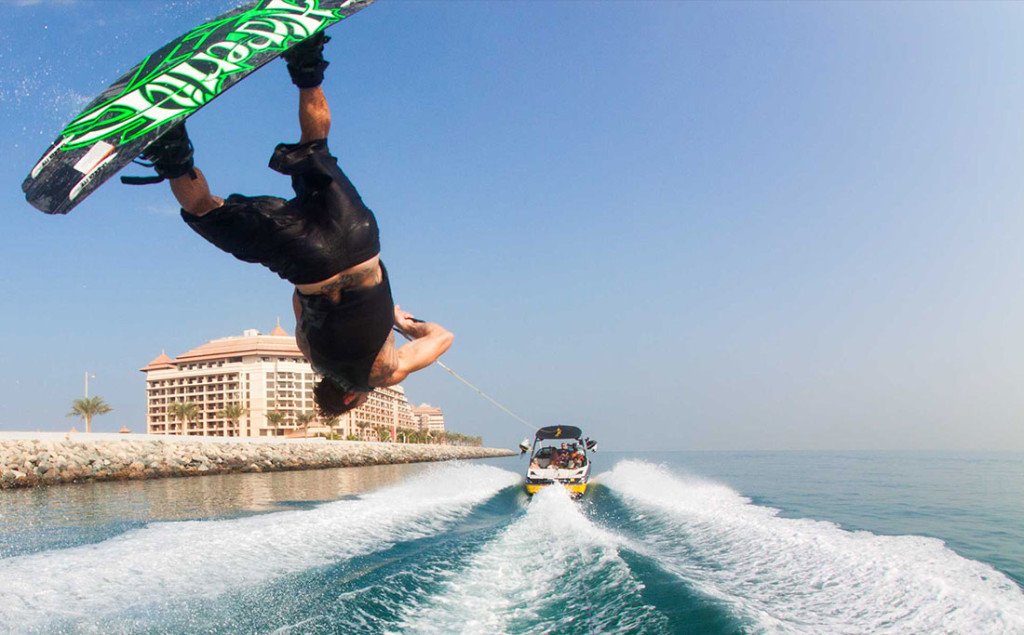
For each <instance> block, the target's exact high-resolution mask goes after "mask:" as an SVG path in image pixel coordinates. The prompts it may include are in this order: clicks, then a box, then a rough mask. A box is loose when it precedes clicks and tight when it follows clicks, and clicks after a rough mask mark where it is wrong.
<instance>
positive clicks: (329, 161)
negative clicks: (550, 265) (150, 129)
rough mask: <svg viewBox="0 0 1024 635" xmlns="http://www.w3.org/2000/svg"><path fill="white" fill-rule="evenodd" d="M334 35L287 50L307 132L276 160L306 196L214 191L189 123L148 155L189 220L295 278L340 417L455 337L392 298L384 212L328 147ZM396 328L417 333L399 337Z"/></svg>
mask: <svg viewBox="0 0 1024 635" xmlns="http://www.w3.org/2000/svg"><path fill="white" fill-rule="evenodd" d="M327 40H328V38H326V37H325V36H324V35H323V33H319V34H317V35H315V36H313V37H311V38H309V39H307V40H305V41H303V42H301V43H299V44H297V45H296V46H294V47H292V48H291V49H290V50H289V51H287V52H286V53H285V54H284V55H283V57H284V58H285V60H286V61H287V62H288V73H289V75H290V76H291V79H292V82H293V83H294V84H295V85H296V86H297V87H298V88H299V126H300V129H301V134H302V136H301V138H300V139H299V142H298V143H294V144H287V143H282V144H279V145H278V146H277V148H276V149H275V150H274V153H273V155H272V157H271V159H270V167H271V169H273V170H275V171H277V172H280V173H282V174H286V175H288V176H290V177H291V180H292V188H293V189H294V190H295V198H293V199H291V200H285V199H282V198H278V197H273V196H251V197H250V196H242V195H240V194H232V195H231V196H229V197H227V199H222V198H220V197H217V196H214V195H213V194H212V193H211V192H210V188H209V186H208V185H207V182H206V178H205V177H204V176H203V173H202V172H200V171H199V169H198V168H196V167H195V166H194V161H193V148H192V143H191V141H190V140H189V138H188V133H187V132H186V130H185V125H184V123H182V124H180V125H178V126H177V127H176V128H173V129H172V130H170V131H169V132H168V133H167V134H165V135H164V136H163V137H161V138H160V139H158V140H157V141H155V142H154V143H153V144H151V145H150V146H149V147H147V148H146V152H145V153H144V154H143V156H144V158H146V159H148V160H150V161H152V162H153V167H154V168H155V169H156V171H157V174H158V175H159V176H161V177H163V178H166V179H168V180H169V181H170V185H171V191H172V192H173V193H174V196H175V198H176V199H177V200H178V203H179V204H180V205H181V208H182V210H181V215H182V218H183V219H184V220H185V222H186V223H187V224H188V225H189V227H191V228H192V229H194V230H195V231H196V232H197V233H198V234H199V235H201V236H202V237H203V238H206V239H207V240H208V241H210V242H211V243H213V244H214V245H216V246H217V247H219V248H220V249H222V250H224V251H226V252H228V253H230V254H232V255H233V256H235V257H236V258H238V259H240V260H243V261H245V262H253V263H259V264H262V265H264V266H266V267H268V268H269V269H270V270H272V271H274V272H275V273H277V274H278V275H279V276H281V277H282V278H284V279H285V280H288V281H289V282H291V283H292V284H294V285H295V293H294V294H293V296H292V304H293V306H294V309H295V319H296V322H297V326H296V340H297V342H298V345H299V348H300V349H301V350H302V352H303V354H304V355H305V356H306V358H307V359H308V360H309V362H310V364H311V365H312V366H313V369H314V370H315V371H316V372H318V373H319V374H320V375H322V376H323V379H322V380H321V381H320V383H319V384H318V385H317V386H316V388H315V389H314V396H315V398H316V403H317V406H318V408H319V410H320V412H321V413H322V414H323V415H325V416H336V415H339V414H342V413H344V412H347V411H348V410H351V409H352V408H356V407H358V406H360V405H362V404H363V403H364V402H365V401H366V399H367V397H368V396H369V393H370V391H372V390H373V389H374V388H377V387H382V386H392V385H394V384H397V383H399V382H401V381H402V380H403V379H405V378H406V377H407V376H408V375H409V373H412V372H414V371H417V370H420V369H422V368H426V367H427V366H429V365H431V364H432V363H434V361H436V360H437V359H438V358H439V357H440V356H441V355H442V354H444V352H445V351H447V350H448V348H449V347H450V346H451V344H452V339H453V337H454V336H453V335H452V334H451V333H450V332H449V331H448V330H446V329H445V328H444V327H442V326H441V325H439V324H434V323H430V322H422V321H420V320H417V319H415V318H413V316H412V315H410V314H409V313H407V312H405V311H403V310H402V309H401V308H400V307H398V306H395V304H394V302H393V300H392V298H391V285H390V284H389V282H388V273H387V269H386V268H385V267H384V263H383V262H381V260H380V239H379V234H378V229H377V220H376V218H374V215H373V212H371V211H370V210H369V209H368V208H367V207H366V206H365V205H364V204H363V201H362V199H361V198H360V197H359V193H358V192H357V191H356V189H355V187H354V186H353V185H352V183H351V182H350V181H349V179H348V177H346V176H345V174H344V173H343V172H342V171H341V169H340V168H339V167H338V162H337V159H336V158H335V157H334V156H333V155H331V153H330V151H329V150H328V147H327V134H328V132H329V131H330V127H331V113H330V109H329V108H328V105H327V98H326V97H325V96H324V93H323V90H322V89H321V88H320V84H321V83H322V82H323V77H324V70H325V69H326V68H327V65H328V63H327V62H326V61H324V59H323V46H324V44H325V43H326V42H327ZM392 327H396V328H397V329H398V330H399V331H401V333H402V334H403V335H405V336H406V337H408V338H409V340H410V341H409V342H408V343H406V344H404V345H402V346H401V347H396V346H395V337H394V333H393V331H392Z"/></svg>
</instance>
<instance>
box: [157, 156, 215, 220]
mask: <svg viewBox="0 0 1024 635" xmlns="http://www.w3.org/2000/svg"><path fill="white" fill-rule="evenodd" d="M193 171H194V173H195V176H192V175H191V174H185V175H183V176H179V177H178V178H176V179H171V180H170V183H171V192H173V193H174V198H176V199H178V204H179V205H181V208H182V209H184V210H185V211H186V212H188V213H189V214H191V215H193V216H202V215H204V214H206V213H208V212H212V211H213V210H215V209H217V208H218V207H220V206H221V205H223V204H224V199H222V198H221V197H219V196H214V195H213V194H211V193H210V186H209V185H208V184H207V183H206V177H205V176H203V173H202V172H200V171H199V168H193Z"/></svg>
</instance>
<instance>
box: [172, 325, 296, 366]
mask: <svg viewBox="0 0 1024 635" xmlns="http://www.w3.org/2000/svg"><path fill="white" fill-rule="evenodd" d="M282 330H283V329H282ZM240 355H284V356H286V357H296V358H301V357H302V351H300V350H299V345H298V344H296V343H295V338H294V337H292V336H290V335H259V334H257V335H242V336H235V337H222V338H219V339H216V340H211V341H209V342H207V343H205V344H203V345H202V346H198V347H196V348H193V349H192V350H190V351H187V352H185V353H182V354H181V355H178V356H177V357H175V358H174V361H175V363H178V364H182V363H188V362H197V361H204V360H210V359H220V358H222V357H238V356H240Z"/></svg>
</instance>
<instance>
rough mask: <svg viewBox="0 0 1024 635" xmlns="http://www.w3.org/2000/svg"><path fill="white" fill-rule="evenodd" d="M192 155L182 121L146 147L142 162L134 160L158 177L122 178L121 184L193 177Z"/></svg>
mask: <svg viewBox="0 0 1024 635" xmlns="http://www.w3.org/2000/svg"><path fill="white" fill-rule="evenodd" d="M192 155H193V149H192V141H190V140H189V138H188V131H187V130H185V122H184V121H182V122H181V123H179V124H178V125H176V126H174V127H173V128H171V129H170V130H168V131H167V132H165V133H164V134H163V136H161V137H160V138H159V139H157V140H156V141H154V142H153V143H151V144H149V145H148V146H146V149H145V150H143V151H142V156H141V157H140V158H141V159H142V160H141V161H139V160H136V163H138V164H139V165H142V166H143V167H148V168H153V169H154V170H156V173H157V175H158V176H141V177H139V176H122V177H121V182H122V183H125V184H127V185H149V184H151V183H159V182H161V181H163V180H164V179H176V178H178V177H181V176H185V175H186V174H192V175H193V177H194V176H195V170H194V168H195V162H194V161H193V158H192Z"/></svg>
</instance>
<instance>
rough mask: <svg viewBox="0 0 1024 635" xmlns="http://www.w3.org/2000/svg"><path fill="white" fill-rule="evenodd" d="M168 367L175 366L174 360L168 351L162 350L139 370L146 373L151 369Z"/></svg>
mask: <svg viewBox="0 0 1024 635" xmlns="http://www.w3.org/2000/svg"><path fill="white" fill-rule="evenodd" d="M167 368H174V361H173V360H171V358H170V357H168V356H167V353H165V352H161V353H160V354H159V355H158V356H156V357H155V358H154V359H153V361H151V362H150V363H148V364H146V365H145V366H143V367H142V368H140V369H139V370H141V371H142V372H144V373H145V372H149V371H151V370H165V369H167Z"/></svg>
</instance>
